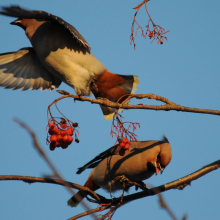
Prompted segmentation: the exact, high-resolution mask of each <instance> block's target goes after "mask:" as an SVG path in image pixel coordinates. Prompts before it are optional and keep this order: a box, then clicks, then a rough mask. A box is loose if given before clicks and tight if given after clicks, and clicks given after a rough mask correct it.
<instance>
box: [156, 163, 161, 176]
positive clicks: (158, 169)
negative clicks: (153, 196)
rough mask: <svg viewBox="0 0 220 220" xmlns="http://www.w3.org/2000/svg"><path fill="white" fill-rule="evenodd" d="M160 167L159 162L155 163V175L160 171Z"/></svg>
mask: <svg viewBox="0 0 220 220" xmlns="http://www.w3.org/2000/svg"><path fill="white" fill-rule="evenodd" d="M160 170H161V167H160V163H156V175H157V174H158V173H159V172H160Z"/></svg>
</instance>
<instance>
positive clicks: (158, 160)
mask: <svg viewBox="0 0 220 220" xmlns="http://www.w3.org/2000/svg"><path fill="white" fill-rule="evenodd" d="M129 144H130V149H129V151H126V153H125V154H124V156H120V155H119V148H120V147H119V145H116V146H113V147H111V148H109V149H108V150H106V151H104V152H102V153H101V154H99V155H98V156H96V157H95V158H94V159H93V160H91V161H90V162H88V163H87V164H85V165H84V166H83V167H80V168H78V171H77V174H80V173H81V172H83V171H84V170H85V169H87V168H93V170H92V172H91V173H90V175H89V177H88V180H87V181H86V183H85V184H84V186H85V187H88V188H89V189H91V190H93V191H95V190H97V189H99V188H103V189H105V190H107V191H110V190H111V192H114V191H116V190H121V189H123V184H122V183H120V182H117V181H114V182H112V180H114V178H115V177H118V176H125V177H126V178H127V179H129V180H131V181H133V182H140V181H142V180H145V179H148V178H150V177H151V176H152V175H153V174H154V173H156V174H158V173H159V171H161V173H162V172H163V170H164V168H165V167H166V166H167V165H168V164H169V163H170V161H171V158H172V150H171V146H170V144H169V142H168V140H167V138H166V137H165V136H164V137H163V139H162V140H161V141H157V140H154V141H135V142H129ZM129 187H130V186H129V185H128V183H127V185H126V189H125V190H126V191H127V190H128V189H129ZM83 198H84V195H83V193H81V191H78V192H77V193H76V194H75V195H74V196H73V197H72V198H70V199H69V200H68V205H69V206H71V207H76V206H77V205H78V204H79V202H81V201H82V199H83Z"/></svg>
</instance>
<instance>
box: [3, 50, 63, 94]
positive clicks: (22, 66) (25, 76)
mask: <svg viewBox="0 0 220 220" xmlns="http://www.w3.org/2000/svg"><path fill="white" fill-rule="evenodd" d="M60 84H61V81H60V80H59V79H57V78H55V77H54V76H52V74H50V73H49V72H48V71H47V69H45V67H44V66H43V65H42V64H41V62H40V60H39V59H38V57H37V55H36V53H35V51H34V49H33V48H31V47H26V48H22V49H20V50H19V51H16V52H10V53H3V54H0V86H4V87H5V88H12V89H19V88H21V89H22V90H27V89H34V90H36V89H40V88H41V89H54V88H57V87H59V85H60Z"/></svg>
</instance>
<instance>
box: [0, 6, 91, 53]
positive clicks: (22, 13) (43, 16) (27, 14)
mask: <svg viewBox="0 0 220 220" xmlns="http://www.w3.org/2000/svg"><path fill="white" fill-rule="evenodd" d="M0 14H2V15H6V16H10V17H17V18H19V19H22V18H29V19H36V20H41V21H51V22H55V23H58V24H60V25H62V26H64V27H65V28H66V29H68V30H69V31H70V33H71V34H72V35H73V37H74V38H76V39H77V40H78V42H79V43H80V44H82V45H83V46H85V47H86V48H87V49H88V50H90V49H91V47H90V46H89V44H88V43H87V41H86V40H85V39H84V37H83V36H82V35H81V34H80V33H79V32H78V31H77V30H76V29H75V28H74V27H73V26H72V25H71V24H69V23H67V22H66V21H64V20H63V19H62V18H60V17H58V16H55V15H52V14H50V13H47V12H45V11H36V10H34V11H31V10H26V9H23V8H20V7H19V6H10V7H2V11H0Z"/></svg>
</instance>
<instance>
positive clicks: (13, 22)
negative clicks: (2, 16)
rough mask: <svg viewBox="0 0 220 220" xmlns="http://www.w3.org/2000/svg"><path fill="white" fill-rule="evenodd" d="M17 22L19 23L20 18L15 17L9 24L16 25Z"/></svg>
mask: <svg viewBox="0 0 220 220" xmlns="http://www.w3.org/2000/svg"><path fill="white" fill-rule="evenodd" d="M18 23H20V19H17V20H15V21H12V22H11V23H10V24H12V25H18Z"/></svg>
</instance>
